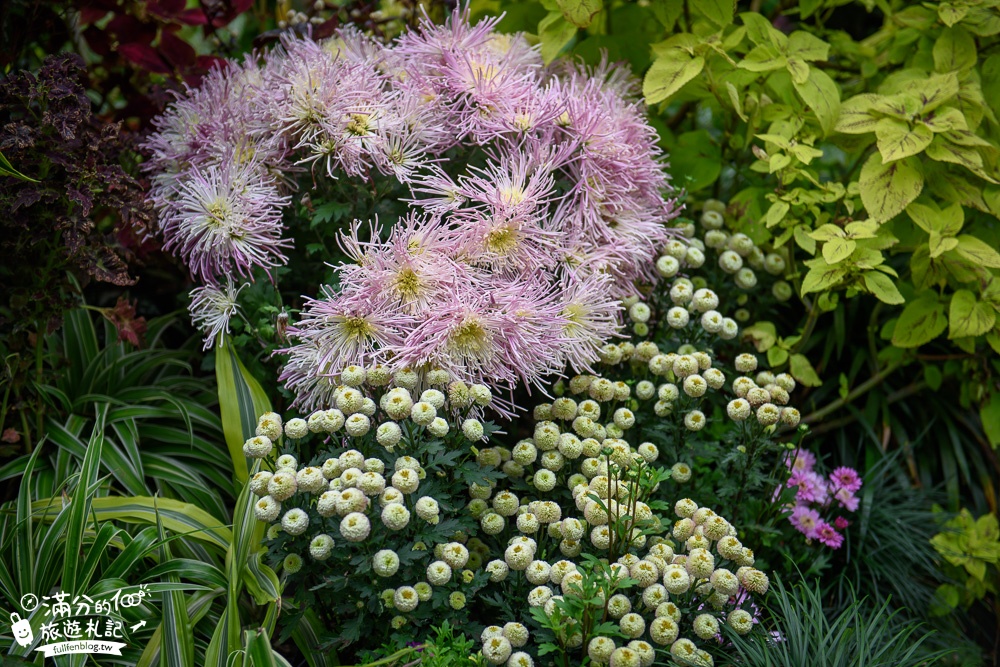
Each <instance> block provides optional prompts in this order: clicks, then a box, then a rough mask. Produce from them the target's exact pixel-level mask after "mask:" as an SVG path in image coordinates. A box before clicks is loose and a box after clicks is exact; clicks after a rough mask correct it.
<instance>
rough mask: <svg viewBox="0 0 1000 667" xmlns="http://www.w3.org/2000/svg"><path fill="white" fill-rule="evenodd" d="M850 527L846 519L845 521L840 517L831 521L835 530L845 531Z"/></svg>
mask: <svg viewBox="0 0 1000 667" xmlns="http://www.w3.org/2000/svg"><path fill="white" fill-rule="evenodd" d="M850 525H851V522H850V521H848V520H847V519H845V518H844V517H842V516H838V517H837V518H836V519H834V521H833V527H834V528H836V529H837V530H845V529H846V528H847V527H848V526H850Z"/></svg>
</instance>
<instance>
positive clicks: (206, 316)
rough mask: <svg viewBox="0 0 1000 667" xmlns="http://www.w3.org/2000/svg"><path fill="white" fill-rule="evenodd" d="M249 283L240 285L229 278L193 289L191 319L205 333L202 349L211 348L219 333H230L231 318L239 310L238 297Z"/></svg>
mask: <svg viewBox="0 0 1000 667" xmlns="http://www.w3.org/2000/svg"><path fill="white" fill-rule="evenodd" d="M248 284H249V283H243V284H242V285H240V286H239V287H236V286H234V285H233V281H232V280H227V281H226V284H225V285H220V286H216V285H205V286H204V287H197V288H195V289H194V290H192V291H191V304H190V305H189V306H188V310H190V311H191V321H192V322H193V323H194V325H195V326H196V327H197V328H198V329H200V330H201V332H202V333H203V334H205V344H204V345H203V346H202V349H205V350H207V349H209V348H211V347H212V346H213V345H214V344H215V341H216V339H217V338H218V336H219V334H221V333H223V332H225V333H229V320H230V318H232V316H233V315H235V314H236V313H237V311H238V310H239V305H238V304H237V303H236V297H237V296H239V293H240V292H241V291H242V290H243V288H244V287H246V286H247V285H248Z"/></svg>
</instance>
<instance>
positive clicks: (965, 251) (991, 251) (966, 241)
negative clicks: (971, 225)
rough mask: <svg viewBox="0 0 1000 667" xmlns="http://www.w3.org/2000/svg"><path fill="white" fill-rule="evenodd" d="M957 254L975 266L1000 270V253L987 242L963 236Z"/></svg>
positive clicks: (960, 238)
mask: <svg viewBox="0 0 1000 667" xmlns="http://www.w3.org/2000/svg"><path fill="white" fill-rule="evenodd" d="M955 252H956V253H958V254H959V255H960V256H961V257H962V258H964V259H966V260H968V261H970V262H972V263H973V264H975V265H977V266H981V267H985V268H988V269H1000V253H998V252H997V251H996V249H995V248H993V247H992V246H990V245H989V244H988V243H986V242H985V241H982V240H980V239H978V238H976V237H975V236H971V235H969V234H962V235H960V236H959V237H958V245H957V246H955Z"/></svg>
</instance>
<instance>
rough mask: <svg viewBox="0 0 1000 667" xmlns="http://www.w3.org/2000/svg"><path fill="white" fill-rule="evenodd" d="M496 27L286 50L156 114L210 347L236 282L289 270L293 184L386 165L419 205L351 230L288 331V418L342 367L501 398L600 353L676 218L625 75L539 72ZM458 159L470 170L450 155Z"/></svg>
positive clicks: (459, 24) (163, 224) (169, 219)
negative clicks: (347, 261)
mask: <svg viewBox="0 0 1000 667" xmlns="http://www.w3.org/2000/svg"><path fill="white" fill-rule="evenodd" d="M495 26H496V20H488V21H483V22H481V23H479V24H478V25H475V26H473V25H470V24H469V22H468V16H467V14H462V13H460V12H456V13H455V14H454V15H453V16H452V17H451V20H450V21H449V22H448V23H447V24H446V25H444V26H436V25H433V24H430V23H429V22H428V23H425V24H424V25H422V27H421V29H420V30H419V31H416V32H411V33H409V34H406V35H404V36H403V37H402V38H400V39H399V40H398V41H396V42H395V43H394V44H392V45H390V46H384V45H381V44H378V43H376V42H374V41H372V40H370V39H368V38H367V37H365V36H363V35H361V34H359V33H357V32H354V31H351V30H346V31H343V32H341V33H340V34H339V35H337V36H335V37H334V38H332V39H329V40H326V41H324V42H320V43H316V42H313V41H310V40H308V39H291V38H290V39H287V40H285V41H284V42H283V44H282V47H281V48H279V49H276V50H274V51H272V52H270V53H268V54H266V55H263V56H260V57H258V56H255V57H252V58H248V59H247V60H246V61H245V62H243V63H242V64H236V63H233V64H231V65H230V66H229V67H228V68H226V69H222V70H218V71H216V72H214V73H213V74H211V75H210V76H209V77H207V79H206V81H205V82H204V84H203V85H202V86H201V87H200V88H198V89H197V90H191V91H189V93H188V95H187V96H185V97H183V98H182V99H180V100H178V101H177V102H176V103H175V104H174V105H173V106H172V107H171V108H170V109H169V110H168V111H167V112H166V113H165V114H164V115H163V116H162V117H160V118H159V119H158V120H157V132H156V133H155V134H154V135H153V136H152V137H151V138H150V139H149V141H148V143H147V148H148V149H149V151H150V152H151V153H152V159H151V160H150V161H149V162H148V165H147V168H148V169H149V171H150V173H151V174H152V178H153V199H154V201H155V203H156V206H157V209H158V210H159V220H160V223H159V224H160V229H161V231H162V234H163V238H164V240H165V246H166V247H167V248H168V249H171V250H173V251H174V252H175V253H177V254H178V255H180V256H181V257H182V258H183V259H184V260H185V262H186V263H187V265H188V266H189V267H190V270H191V273H192V274H193V275H194V276H195V277H196V278H198V279H199V280H201V281H202V282H203V283H204V285H205V286H204V287H203V288H200V291H199V292H197V293H196V294H195V295H194V296H195V297H196V298H195V309H201V310H205V311H206V312H195V313H194V316H195V319H196V320H197V321H198V322H199V323H200V324H201V326H202V327H203V329H205V331H206V333H207V335H208V344H211V342H212V340H213V339H214V337H215V335H216V334H217V333H219V332H220V331H223V330H225V329H226V326H227V323H228V317H229V315H231V314H232V313H233V312H234V308H235V305H234V302H233V301H232V299H229V296H230V295H235V294H237V293H238V291H237V290H236V289H235V288H234V281H235V283H237V284H238V283H239V282H242V281H244V280H249V279H252V278H251V276H252V274H253V271H254V270H255V269H263V270H264V271H267V272H270V270H271V269H273V268H274V267H276V266H279V265H282V264H284V263H285V262H286V256H285V251H286V249H287V248H288V247H289V246H290V245H291V243H292V241H291V239H290V238H287V236H286V229H285V226H284V222H283V209H284V208H286V207H287V206H288V205H289V204H290V194H291V193H292V192H294V191H295V190H296V189H297V188H298V187H301V186H305V187H309V186H308V185H307V183H310V184H311V183H313V182H314V179H320V178H323V177H330V178H359V179H364V178H367V177H368V175H369V174H370V173H372V172H373V171H377V172H379V173H381V174H383V175H386V176H390V177H394V178H396V179H398V180H399V181H400V182H402V183H405V184H406V185H408V186H409V189H410V191H411V192H412V201H411V202H410V213H409V214H408V215H407V216H405V217H404V218H403V219H401V220H399V221H398V222H396V221H391V222H392V224H390V225H388V226H386V228H385V230H382V229H381V228H380V227H378V223H376V224H375V227H374V230H373V231H374V232H375V234H374V235H373V236H372V237H371V238H373V239H374V241H372V242H361V241H360V240H359V233H358V231H359V227H360V226H361V224H360V223H356V224H355V225H353V226H352V228H351V229H350V230H348V231H346V232H345V234H344V239H343V246H344V249H345V250H346V251H347V252H348V254H349V255H350V256H351V257H352V259H354V260H355V261H356V263H355V264H352V265H347V266H343V267H341V269H340V271H341V276H340V278H341V280H340V284H341V286H342V288H341V289H339V290H336V291H335V290H332V289H330V288H318V289H319V290H320V291H321V294H320V295H319V296H318V297H317V298H315V299H311V300H309V301H308V303H307V306H306V308H305V310H304V312H303V313H302V317H301V319H300V320H299V321H298V322H297V323H296V324H295V326H293V327H292V328H291V329H290V334H291V336H292V341H293V345H292V346H291V347H290V348H289V349H288V350H286V352H287V354H288V362H287V365H286V367H285V370H284V373H283V377H282V379H283V380H284V382H285V383H286V385H287V386H288V387H289V388H291V389H292V390H293V391H295V392H296V394H297V395H298V403H299V405H300V406H302V407H303V408H312V407H318V406H322V405H325V404H327V403H329V399H330V396H331V395H332V392H333V390H334V389H335V385H336V374H337V373H338V372H339V371H340V370H341V369H342V368H343V367H345V366H347V365H350V364H356V365H362V366H370V365H372V364H376V363H382V364H389V365H392V366H396V367H403V366H406V367H410V368H415V369H417V370H420V369H424V368H433V367H439V368H443V369H446V370H448V371H450V372H451V373H452V374H453V375H454V376H455V377H457V378H461V379H463V380H467V381H476V382H487V383H489V384H492V385H493V386H502V385H512V384H514V383H516V382H526V383H531V382H536V381H537V379H538V378H539V377H540V376H541V375H543V374H545V373H549V372H552V371H560V370H562V369H563V368H564V367H565V366H566V364H567V363H570V364H572V365H573V366H574V367H575V368H577V369H583V368H586V367H587V365H588V363H590V362H592V361H593V360H595V359H596V358H597V349H598V348H599V347H600V345H602V344H603V342H604V341H605V340H606V339H607V338H608V337H609V336H612V335H614V334H615V332H616V331H617V327H618V324H619V301H618V300H619V299H620V298H621V297H624V296H628V295H630V294H632V293H633V292H634V291H635V289H634V284H635V282H636V281H647V280H648V281H652V280H654V279H655V275H654V272H653V270H654V263H655V259H656V257H657V253H658V251H659V250H660V249H661V248H662V247H663V244H664V243H665V241H666V240H667V239H668V231H667V228H666V223H667V222H668V221H669V220H670V219H671V218H673V217H674V216H675V215H676V203H675V201H674V200H673V199H670V198H668V196H669V193H670V186H669V183H668V180H667V177H666V175H665V173H664V171H663V168H662V167H663V164H662V160H661V159H660V158H661V155H660V151H659V149H658V148H657V146H656V139H657V137H656V133H655V131H654V130H653V129H652V128H651V127H650V125H649V124H648V123H647V122H646V121H645V119H644V116H643V108H642V105H641V102H640V101H639V100H637V99H636V98H635V96H634V91H633V90H632V82H631V79H629V77H628V75H627V74H625V73H623V72H622V70H621V69H619V68H613V67H607V66H602V67H600V68H598V69H597V70H596V71H587V70H584V69H581V68H573V67H565V66H563V67H561V68H558V69H557V68H553V67H544V66H543V63H542V61H541V59H540V57H539V55H538V53H537V51H536V50H535V49H533V48H531V47H529V46H528V44H527V43H526V41H525V40H524V39H523V38H522V37H521V36H517V35H514V36H512V35H503V34H499V33H497V32H496V31H495ZM470 148H476V149H477V152H478V153H479V154H481V155H483V156H485V160H484V161H480V162H478V164H479V166H478V167H469V168H466V167H460V166H455V165H457V164H459V163H458V162H454V161H451V160H449V156H450V155H452V154H451V153H449V154H448V155H447V156H446V151H450V150H452V149H458V150H459V151H461V150H463V149H470ZM456 172H458V173H456ZM300 175H301V176H303V178H301V179H300V180H299V181H298V182H297V178H298V176H300ZM381 222H382V223H383V224H384V223H385V222H386V221H384V220H383V221H381ZM383 231H384V233H382V234H381V236H379V232H383ZM361 236H362V237H363V238H365V236H364V235H361Z"/></svg>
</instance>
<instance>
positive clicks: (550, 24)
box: [538, 11, 577, 64]
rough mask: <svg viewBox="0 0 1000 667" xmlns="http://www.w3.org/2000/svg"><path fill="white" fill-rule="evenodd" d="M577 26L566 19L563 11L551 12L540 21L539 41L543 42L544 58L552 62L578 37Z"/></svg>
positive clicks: (547, 61)
mask: <svg viewBox="0 0 1000 667" xmlns="http://www.w3.org/2000/svg"><path fill="white" fill-rule="evenodd" d="M576 32H577V27H576V26H575V25H573V24H572V23H570V22H569V21H567V20H566V17H565V16H563V14H562V12H557V11H553V12H549V14H548V16H546V17H545V18H543V19H542V20H541V21H539V22H538V41H539V43H540V44H541V54H542V60H544V61H545V63H546V64H548V63H550V62H552V61H553V60H555V59H556V57H557V56H558V55H559V54H560V53H561V52H562V50H563V49H564V48H566V45H567V44H569V43H570V41H571V40H572V39H573V38H574V37H576Z"/></svg>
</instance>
